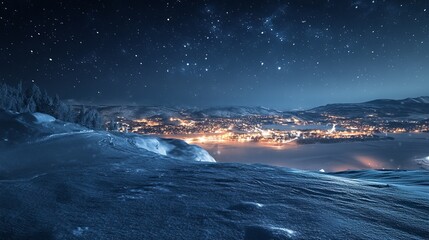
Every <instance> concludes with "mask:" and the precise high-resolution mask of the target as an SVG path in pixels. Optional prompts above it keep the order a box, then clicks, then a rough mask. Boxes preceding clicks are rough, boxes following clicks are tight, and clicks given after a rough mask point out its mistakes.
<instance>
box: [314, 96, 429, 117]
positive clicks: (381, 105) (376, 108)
mask: <svg viewBox="0 0 429 240" xmlns="http://www.w3.org/2000/svg"><path fill="white" fill-rule="evenodd" d="M308 112H315V113H326V114H332V115H336V116H345V117H368V116H376V117H395V118H401V117H417V118H419V117H425V115H428V116H429V97H418V98H406V99H402V100H391V99H378V100H373V101H369V102H364V103H343V104H328V105H325V106H321V107H317V108H313V109H311V110H309V111H308Z"/></svg>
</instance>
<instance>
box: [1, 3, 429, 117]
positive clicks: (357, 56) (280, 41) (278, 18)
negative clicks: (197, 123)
mask: <svg viewBox="0 0 429 240" xmlns="http://www.w3.org/2000/svg"><path fill="white" fill-rule="evenodd" d="M0 28H1V29H0V81H2V82H6V83H10V84H16V83H17V82H19V81H22V82H24V84H27V85H28V84H30V83H31V82H35V83H36V84H38V85H39V86H41V87H42V88H45V89H47V90H48V91H49V92H50V93H58V94H59V95H60V97H61V98H63V99H73V100H74V101H77V102H85V103H91V104H138V105H183V106H185V105H186V106H224V105H246V106H247V105H248V106H266V107H274V108H279V109H295V108H308V107H313V106H318V105H322V104H326V103H334V102H360V101H366V100H372V99H376V98H406V97H417V96H421V95H429V1H427V0H414V1H413V0H402V1H400V0H385V1H383V0H360V1H359V0H318V1H316V0H315V1H309V0H308V1H307V0H300V1H298V0H296V1H275V0H271V1H267V0H260V1H256V0H246V1H244V0H243V1H238V0H237V1H235V0H234V1H232V0H224V1H208V0H207V1H190V0H189V1H188V0H176V1H159V0H156V1H155V0H154V1H137V0H135V1H131V0H128V1H127V0H120V1H119V0H118V1H107V0H106V1H91V0H85V1H80V0H68V1H61V0H51V1H46V0H10V1H0Z"/></svg>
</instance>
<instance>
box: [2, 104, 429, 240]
mask: <svg viewBox="0 0 429 240" xmlns="http://www.w3.org/2000/svg"><path fill="white" fill-rule="evenodd" d="M428 186H429V172H427V171H399V172H398V171H353V172H343V173H334V174H329V173H318V172H306V171H298V170H290V169H285V168H278V167H270V166H264V165H244V164H223V163H214V161H213V158H211V157H210V156H209V155H208V154H207V152H205V151H204V150H202V149H200V148H198V147H196V146H191V145H187V144H186V143H184V142H182V141H178V140H165V139H159V138H153V137H141V136H137V135H133V134H122V133H111V132H103V131H91V130H89V129H86V128H83V127H81V126H78V125H75V124H69V123H64V122H61V121H57V120H55V119H53V118H52V117H50V116H48V115H44V114H12V113H9V112H4V111H0V239H245V240H253V239H260V240H268V239H425V238H426V237H427V236H428V235H429V230H428V228H427V223H428V222H429V188H428Z"/></svg>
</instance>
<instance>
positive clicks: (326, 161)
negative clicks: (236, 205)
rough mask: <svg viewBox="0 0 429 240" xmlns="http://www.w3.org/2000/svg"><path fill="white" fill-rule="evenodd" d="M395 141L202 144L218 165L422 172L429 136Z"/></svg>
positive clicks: (408, 136) (404, 136) (402, 137)
mask: <svg viewBox="0 0 429 240" xmlns="http://www.w3.org/2000/svg"><path fill="white" fill-rule="evenodd" d="M389 136H391V137H394V138H395V139H394V140H383V141H368V142H349V143H334V144H308V145H298V144H295V143H289V144H279V145H275V146H274V145H263V144H260V143H221V144H219V143H202V144H198V145H200V146H201V147H203V148H205V149H206V150H207V151H208V152H209V153H210V154H211V155H212V156H213V157H214V158H215V159H216V161H218V162H239V163H250V164H253V163H260V164H267V165H275V166H282V167H289V168H297V169H304V170H312V171H318V170H320V169H324V170H326V171H330V172H336V171H345V170H357V169H401V170H403V169H409V170H410V169H421V168H422V165H421V164H420V163H419V161H418V160H419V159H422V158H425V157H427V156H429V134H428V133H421V134H393V135H389Z"/></svg>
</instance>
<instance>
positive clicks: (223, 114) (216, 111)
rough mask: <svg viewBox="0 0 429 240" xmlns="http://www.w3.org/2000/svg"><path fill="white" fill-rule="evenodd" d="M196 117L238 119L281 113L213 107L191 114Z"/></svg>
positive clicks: (278, 113) (250, 108)
mask: <svg viewBox="0 0 429 240" xmlns="http://www.w3.org/2000/svg"><path fill="white" fill-rule="evenodd" d="M190 113H191V114H192V116H194V117H212V118H238V117H246V116H271V115H280V114H282V113H281V112H279V111H277V110H274V109H269V108H264V107H213V108H207V109H200V110H194V111H192V112H190Z"/></svg>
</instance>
